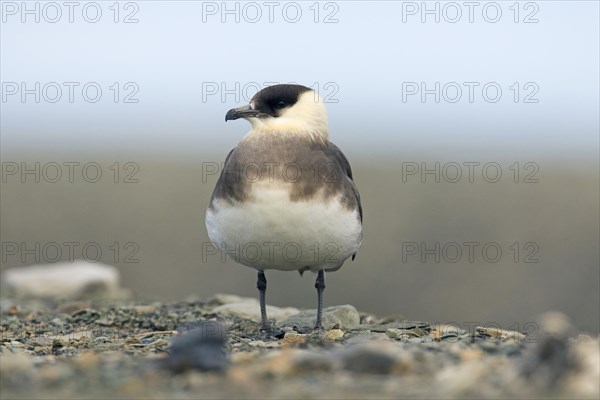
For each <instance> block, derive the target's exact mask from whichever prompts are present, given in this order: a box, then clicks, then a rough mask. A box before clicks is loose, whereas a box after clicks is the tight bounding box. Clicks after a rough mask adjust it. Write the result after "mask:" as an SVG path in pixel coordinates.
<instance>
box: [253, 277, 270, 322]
mask: <svg viewBox="0 0 600 400" xmlns="http://www.w3.org/2000/svg"><path fill="white" fill-rule="evenodd" d="M256 287H257V289H258V296H259V301H260V319H261V322H260V328H261V330H265V329H268V327H269V324H268V323H267V305H266V303H265V293H266V292H267V278H266V277H265V273H264V272H262V271H258V280H257V282H256Z"/></svg>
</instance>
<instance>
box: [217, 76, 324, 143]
mask: <svg viewBox="0 0 600 400" xmlns="http://www.w3.org/2000/svg"><path fill="white" fill-rule="evenodd" d="M239 118H244V119H246V120H248V121H249V122H250V123H251V124H252V130H251V131H250V133H251V134H256V133H279V134H289V135H292V134H300V135H302V134H305V135H310V136H311V137H313V138H315V139H319V140H327V138H328V126H327V112H326V111H325V105H324V104H323V99H322V98H321V97H320V96H319V95H318V94H317V93H316V92H315V91H314V90H312V89H310V88H308V87H306V86H302V85H292V84H281V85H273V86H268V87H266V88H264V89H262V90H261V91H259V92H258V93H256V94H255V95H254V97H252V100H251V101H250V104H248V105H245V106H242V107H238V108H233V109H231V110H229V111H228V112H227V114H226V115H225V121H229V120H234V119H239Z"/></svg>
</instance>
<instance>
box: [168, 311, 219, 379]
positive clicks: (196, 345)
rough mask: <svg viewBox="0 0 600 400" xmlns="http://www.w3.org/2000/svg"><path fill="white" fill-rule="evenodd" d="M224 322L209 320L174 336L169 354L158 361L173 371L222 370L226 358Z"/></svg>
mask: <svg viewBox="0 0 600 400" xmlns="http://www.w3.org/2000/svg"><path fill="white" fill-rule="evenodd" d="M225 340H226V332H225V324H223V323H220V322H216V321H210V322H202V323H200V326H199V327H198V328H196V329H193V330H191V331H189V332H187V333H185V334H183V335H182V336H180V337H178V338H176V339H175V340H174V341H173V344H172V345H171V348H170V354H169V356H168V357H167V358H166V359H164V360H162V361H161V362H160V364H161V366H162V367H163V368H166V369H169V370H171V371H173V372H175V373H181V372H184V371H187V370H192V369H194V370H200V371H217V372H221V371H224V370H225V369H226V368H227V366H228V359H227V356H226V353H225V350H224V344H225Z"/></svg>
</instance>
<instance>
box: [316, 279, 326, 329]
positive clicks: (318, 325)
mask: <svg viewBox="0 0 600 400" xmlns="http://www.w3.org/2000/svg"><path fill="white" fill-rule="evenodd" d="M315 287H316V288H317V323H316V324H315V330H323V324H322V323H321V316H322V315H323V290H325V270H322V269H321V270H319V273H318V274H317V280H316V281H315Z"/></svg>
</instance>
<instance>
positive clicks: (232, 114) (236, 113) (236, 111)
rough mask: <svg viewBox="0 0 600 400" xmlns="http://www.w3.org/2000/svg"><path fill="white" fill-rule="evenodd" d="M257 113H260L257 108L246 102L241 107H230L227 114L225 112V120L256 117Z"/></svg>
mask: <svg viewBox="0 0 600 400" xmlns="http://www.w3.org/2000/svg"><path fill="white" fill-rule="evenodd" d="M259 114H262V113H261V112H260V111H258V110H253V109H252V108H250V105H249V104H248V105H245V106H242V107H238V108H232V109H231V110H229V111H227V114H225V121H229V120H234V119H238V118H248V117H258V116H259Z"/></svg>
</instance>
